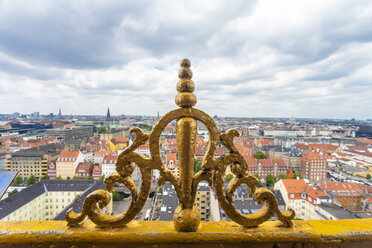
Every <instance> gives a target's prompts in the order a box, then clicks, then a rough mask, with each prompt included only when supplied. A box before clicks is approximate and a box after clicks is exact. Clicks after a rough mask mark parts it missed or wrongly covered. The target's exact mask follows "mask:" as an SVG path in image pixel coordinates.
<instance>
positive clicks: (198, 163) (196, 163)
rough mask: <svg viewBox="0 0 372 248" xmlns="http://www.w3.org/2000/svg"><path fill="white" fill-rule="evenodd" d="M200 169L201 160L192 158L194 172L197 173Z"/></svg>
mask: <svg viewBox="0 0 372 248" xmlns="http://www.w3.org/2000/svg"><path fill="white" fill-rule="evenodd" d="M200 170H201V162H200V161H198V160H197V159H196V158H194V173H195V174H196V173H198V172H199V171H200Z"/></svg>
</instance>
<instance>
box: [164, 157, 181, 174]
mask: <svg viewBox="0 0 372 248" xmlns="http://www.w3.org/2000/svg"><path fill="white" fill-rule="evenodd" d="M166 168H167V169H169V170H170V171H172V172H173V173H174V174H175V175H176V177H179V176H180V173H179V162H178V160H177V154H176V153H175V152H168V153H167V161H166Z"/></svg>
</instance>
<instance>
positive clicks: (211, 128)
mask: <svg viewBox="0 0 372 248" xmlns="http://www.w3.org/2000/svg"><path fill="white" fill-rule="evenodd" d="M189 67H190V62H189V61H188V60H183V61H181V70H180V71H179V77H180V79H181V80H180V81H179V83H178V84H177V90H178V91H179V94H178V95H177V96H176V104H177V105H179V106H180V107H181V108H179V109H176V110H173V111H170V112H168V113H167V114H166V115H164V116H163V117H162V118H161V119H160V120H159V122H158V123H157V124H156V125H155V126H154V128H153V131H152V133H151V135H150V136H149V135H148V134H145V133H143V132H142V130H141V129H139V128H133V129H132V130H131V132H134V133H135V134H136V138H135V140H134V142H133V144H132V145H131V146H130V147H128V148H127V149H126V150H124V151H123V152H122V153H121V154H120V155H119V158H118V161H117V163H116V171H117V173H113V174H111V175H110V176H109V177H108V178H106V179H105V181H104V183H105V184H106V188H107V190H108V192H107V191H104V190H96V191H94V192H93V193H91V194H90V195H88V196H87V197H86V199H85V201H84V204H83V210H82V212H81V213H79V214H78V213H75V212H74V211H73V210H72V209H70V210H69V211H68V212H67V213H66V215H65V219H66V221H67V223H68V225H70V226H77V225H79V223H81V222H82V221H83V220H84V219H85V218H86V217H87V216H88V217H89V218H90V219H91V220H92V222H94V223H95V224H96V225H97V226H100V227H118V226H124V225H126V224H127V223H129V222H130V221H131V220H133V219H134V218H135V217H136V215H137V214H138V213H139V212H140V211H141V210H142V208H143V206H144V204H145V202H146V199H147V197H148V195H149V191H150V187H151V180H152V170H153V169H157V170H159V171H160V178H159V180H158V183H161V182H164V181H169V182H170V183H171V184H173V186H174V188H175V191H176V194H177V196H178V200H179V202H180V206H181V207H182V209H183V210H184V211H185V212H186V213H188V212H190V213H192V211H194V210H190V209H194V207H193V205H194V202H195V197H196V193H197V189H198V184H199V182H200V181H203V180H205V181H208V182H209V184H210V185H211V184H212V182H213V183H214V190H215V192H216V195H217V199H218V201H219V203H220V205H221V207H222V208H223V210H224V211H225V213H226V214H227V215H228V216H229V217H230V218H231V219H232V220H233V221H235V222H237V223H239V224H241V225H243V226H245V227H252V226H257V225H259V224H260V223H263V222H265V221H266V220H268V219H269V218H271V217H272V216H273V215H276V216H277V218H278V219H279V220H280V221H281V222H282V223H284V224H285V225H287V226H292V225H293V223H292V219H293V218H294V216H295V212H294V211H293V210H291V209H290V210H288V211H286V212H284V213H282V212H281V211H280V210H279V209H278V203H277V201H276V199H275V197H274V195H273V194H272V193H271V192H270V191H269V190H267V189H262V188H261V189H256V185H258V179H257V178H256V177H254V176H252V175H251V174H250V173H248V172H247V170H248V165H247V163H246V161H245V159H244V158H243V156H242V155H241V154H240V153H239V152H238V150H237V149H236V147H235V146H234V144H233V139H234V137H236V136H238V135H239V133H238V132H237V131H236V130H228V131H227V132H226V133H224V134H221V135H220V134H219V132H218V128H217V126H216V124H215V122H214V121H213V119H212V118H211V117H210V116H209V115H208V114H206V113H204V112H203V111H201V110H198V109H196V108H193V107H192V106H193V105H195V103H196V98H195V96H194V95H193V94H192V91H193V89H194V83H193V82H192V81H191V77H192V72H191V70H190V69H189ZM182 118H192V119H194V120H198V121H200V122H202V123H204V125H205V126H206V127H207V129H208V132H209V144H208V148H207V153H206V154H205V155H204V158H203V162H202V167H201V171H199V172H198V173H197V174H195V175H194V176H193V177H192V180H191V189H189V188H187V189H185V186H184V185H182V179H184V178H181V180H179V179H178V178H177V177H176V176H175V175H174V174H173V173H172V172H171V171H170V170H168V169H165V167H164V163H163V161H162V158H161V154H160V135H161V132H162V131H163V130H164V129H165V127H166V126H167V125H168V124H169V123H170V122H171V121H173V120H180V119H182ZM178 131H179V130H177V134H178ZM180 132H182V131H180ZM148 139H149V146H150V154H151V157H150V158H146V157H144V156H142V155H141V154H139V153H136V152H135V150H136V149H137V148H138V147H139V146H141V145H143V144H145V142H146V141H147V140H148ZM219 142H220V143H221V144H222V145H224V146H225V147H226V148H227V149H228V150H229V151H230V154H228V155H226V156H224V157H221V158H218V159H215V158H214V153H215V150H216V147H217V145H218V143H219ZM182 148H187V147H181V149H182ZM185 150H187V151H188V149H185ZM134 164H136V165H137V166H138V167H139V169H140V171H141V174H142V183H141V187H140V190H139V192H138V193H137V188H136V184H135V183H134V181H133V180H132V179H131V174H132V173H133V170H134V168H135V165H134ZM230 165H231V166H232V172H233V174H234V177H233V179H232V180H231V181H230V183H229V184H228V186H227V189H226V190H225V188H224V174H225V171H226V168H227V166H230ZM190 176H192V175H190ZM115 183H123V184H124V185H125V186H126V187H127V188H128V189H129V190H130V191H131V193H132V201H131V203H130V206H129V207H128V209H127V210H126V211H125V212H123V213H121V214H118V215H114V216H111V215H107V214H105V213H103V212H102V211H101V210H102V208H104V207H105V206H107V204H108V203H109V202H110V200H111V194H110V193H109V192H113V188H114V184H115ZM242 184H246V185H247V186H248V188H249V192H250V195H253V197H254V199H255V200H256V201H257V202H258V203H260V204H263V207H262V208H261V209H260V210H259V211H258V212H256V213H253V214H248V215H245V214H242V213H240V212H239V211H237V210H236V208H235V206H234V204H233V193H234V191H235V190H236V189H237V188H238V187H239V186H240V185H242ZM188 192H190V193H191V195H190V194H189V193H188ZM189 210H190V211H189ZM195 211H197V210H195ZM176 212H177V209H176ZM179 213H180V212H178V213H177V216H178V217H176V218H175V226H176V228H177V225H178V224H179V227H180V228H179V229H178V230H181V231H195V230H196V229H197V226H198V225H199V223H198V222H195V223H193V225H192V227H191V225H190V226H189V225H188V223H186V222H184V223H182V221H181V222H179V221H177V220H178V219H179V217H180V216H186V215H183V214H182V213H181V214H179ZM194 217H195V216H194ZM193 221H195V219H194V220H193ZM198 221H200V220H198ZM177 223H178V224H177ZM180 223H181V224H180ZM183 224H185V225H183Z"/></svg>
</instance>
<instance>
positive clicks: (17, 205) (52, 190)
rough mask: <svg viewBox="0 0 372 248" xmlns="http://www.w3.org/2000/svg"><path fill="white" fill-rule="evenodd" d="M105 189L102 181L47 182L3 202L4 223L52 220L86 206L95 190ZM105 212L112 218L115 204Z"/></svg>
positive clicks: (0, 217)
mask: <svg viewBox="0 0 372 248" xmlns="http://www.w3.org/2000/svg"><path fill="white" fill-rule="evenodd" d="M104 188H105V186H104V184H103V183H102V182H101V181H92V180H73V181H67V180H66V181H64V180H44V181H41V182H39V183H37V184H34V185H32V186H30V187H27V188H25V189H23V190H22V191H20V192H18V193H16V194H14V195H12V196H10V197H7V198H5V199H4V200H2V201H0V209H1V211H0V221H25V220H52V219H55V218H56V217H58V215H64V213H65V212H66V211H67V210H68V209H69V208H71V207H74V205H76V204H80V205H82V204H83V202H84V199H85V197H86V196H87V195H88V194H90V193H91V192H93V191H94V190H96V189H104ZM79 198H80V201H75V199H79ZM105 211H106V212H107V213H108V214H111V212H112V202H110V204H109V206H107V207H106V209H105ZM57 219H61V218H60V217H59V218H57ZM62 219H63V218H62Z"/></svg>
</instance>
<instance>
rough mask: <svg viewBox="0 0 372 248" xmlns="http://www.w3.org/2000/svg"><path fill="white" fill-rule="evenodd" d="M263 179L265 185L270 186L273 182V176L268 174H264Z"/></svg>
mask: <svg viewBox="0 0 372 248" xmlns="http://www.w3.org/2000/svg"><path fill="white" fill-rule="evenodd" d="M265 181H266V185H267V186H269V187H272V186H274V184H275V177H274V176H273V175H271V174H269V175H267V176H266V178H265Z"/></svg>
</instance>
